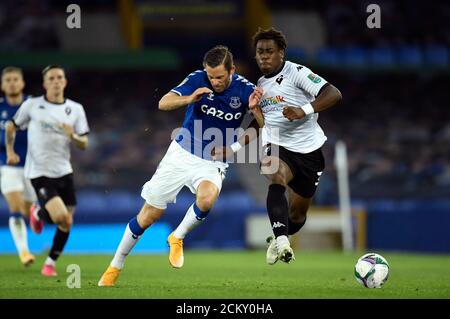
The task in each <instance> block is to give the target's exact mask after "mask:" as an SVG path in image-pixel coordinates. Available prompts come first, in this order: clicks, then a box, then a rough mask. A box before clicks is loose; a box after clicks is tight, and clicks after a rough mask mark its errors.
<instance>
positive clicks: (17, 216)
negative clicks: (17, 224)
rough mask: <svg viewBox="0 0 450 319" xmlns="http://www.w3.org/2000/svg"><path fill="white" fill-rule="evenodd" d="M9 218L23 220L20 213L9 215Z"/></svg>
mask: <svg viewBox="0 0 450 319" xmlns="http://www.w3.org/2000/svg"><path fill="white" fill-rule="evenodd" d="M9 217H12V218H15V219H21V218H23V216H22V214H21V213H11V214H9Z"/></svg>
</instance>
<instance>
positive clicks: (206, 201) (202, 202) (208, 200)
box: [196, 196, 215, 212]
mask: <svg viewBox="0 0 450 319" xmlns="http://www.w3.org/2000/svg"><path fill="white" fill-rule="evenodd" d="M214 202H215V198H213V197H212V196H204V197H200V198H197V202H196V204H197V207H198V208H199V209H200V210H201V211H202V212H206V211H208V210H210V209H211V208H212V207H213V206H214Z"/></svg>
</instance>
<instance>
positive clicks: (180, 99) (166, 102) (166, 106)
mask: <svg viewBox="0 0 450 319" xmlns="http://www.w3.org/2000/svg"><path fill="white" fill-rule="evenodd" d="M210 93H213V91H212V90H211V89H209V88H207V87H201V88H198V89H196V90H195V91H194V92H193V93H192V94H191V95H187V96H179V95H178V94H176V93H173V92H169V93H167V94H166V95H164V96H163V97H162V98H161V100H159V103H158V108H159V109H160V110H161V111H172V110H176V109H178V108H180V107H182V106H186V105H189V104H191V103H194V102H197V101H199V100H200V99H201V98H202V96H203V95H204V94H210Z"/></svg>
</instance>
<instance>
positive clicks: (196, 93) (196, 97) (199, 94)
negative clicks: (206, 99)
mask: <svg viewBox="0 0 450 319" xmlns="http://www.w3.org/2000/svg"><path fill="white" fill-rule="evenodd" d="M211 93H213V91H212V90H211V89H208V88H207V87H202V88H198V89H197V90H195V91H194V92H193V93H192V94H191V100H192V101H191V103H194V102H197V101H200V99H201V98H202V96H203V95H204V94H211Z"/></svg>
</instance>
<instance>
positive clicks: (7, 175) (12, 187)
mask: <svg viewBox="0 0 450 319" xmlns="http://www.w3.org/2000/svg"><path fill="white" fill-rule="evenodd" d="M0 189H1V192H2V194H3V195H5V194H8V193H12V192H21V193H22V196H23V198H24V199H25V200H26V201H29V202H35V201H36V200H37V198H36V193H35V192H34V189H33V186H32V185H31V182H30V180H29V179H28V178H26V177H25V176H24V169H23V167H15V166H8V165H4V166H1V167H0Z"/></svg>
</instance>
